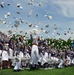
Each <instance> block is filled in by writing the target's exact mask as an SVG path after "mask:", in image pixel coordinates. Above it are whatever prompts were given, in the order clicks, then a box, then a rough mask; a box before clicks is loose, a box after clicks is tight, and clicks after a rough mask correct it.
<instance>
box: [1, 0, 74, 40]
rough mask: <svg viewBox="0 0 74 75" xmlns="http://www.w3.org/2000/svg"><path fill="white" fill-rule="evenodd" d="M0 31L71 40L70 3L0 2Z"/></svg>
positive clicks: (73, 10)
mask: <svg viewBox="0 0 74 75" xmlns="http://www.w3.org/2000/svg"><path fill="white" fill-rule="evenodd" d="M15 26H18V27H17V28H16V27H15ZM0 31H2V32H3V33H5V34H7V35H9V34H8V31H12V34H22V35H24V34H25V33H27V36H29V34H30V33H32V34H33V35H34V36H40V37H43V38H46V37H49V38H56V39H59V38H62V39H65V40H67V39H68V38H71V39H74V0H0Z"/></svg>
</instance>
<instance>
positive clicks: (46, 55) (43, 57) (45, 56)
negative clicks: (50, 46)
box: [38, 52, 48, 65]
mask: <svg viewBox="0 0 74 75" xmlns="http://www.w3.org/2000/svg"><path fill="white" fill-rule="evenodd" d="M38 61H39V62H41V65H43V64H45V63H48V53H47V52H45V53H44V55H43V54H42V53H41V57H40V59H39V60H38Z"/></svg>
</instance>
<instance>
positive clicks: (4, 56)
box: [2, 50, 9, 61]
mask: <svg viewBox="0 0 74 75" xmlns="http://www.w3.org/2000/svg"><path fill="white" fill-rule="evenodd" d="M8 58H9V56H8V52H7V51H6V50H3V52H2V61H8Z"/></svg>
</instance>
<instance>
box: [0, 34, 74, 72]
mask: <svg viewBox="0 0 74 75" xmlns="http://www.w3.org/2000/svg"><path fill="white" fill-rule="evenodd" d="M30 37H31V41H32V45H29V44H26V43H24V42H23V38H22V37H21V36H20V37H19V38H18V39H17V40H14V39H13V38H10V40H9V41H1V40H0V68H1V69H3V68H11V67H13V70H14V71H19V70H21V68H23V67H24V68H26V67H28V68H30V69H34V68H49V67H56V68H63V67H65V66H66V67H67V66H72V65H74V50H70V49H63V50H57V49H54V48H52V47H51V46H49V45H48V44H47V42H46V40H40V39H39V38H38V37H34V38H33V37H32V34H31V35H30Z"/></svg>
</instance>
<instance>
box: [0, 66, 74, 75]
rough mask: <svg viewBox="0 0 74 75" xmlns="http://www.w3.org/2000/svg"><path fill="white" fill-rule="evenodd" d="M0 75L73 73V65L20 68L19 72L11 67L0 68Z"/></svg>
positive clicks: (68, 74)
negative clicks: (47, 67) (49, 67)
mask: <svg viewBox="0 0 74 75" xmlns="http://www.w3.org/2000/svg"><path fill="white" fill-rule="evenodd" d="M0 75H74V66H73V67H67V68H62V69H49V70H42V69H40V70H31V71H29V70H22V71H19V72H14V71H13V69H2V70H0Z"/></svg>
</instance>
